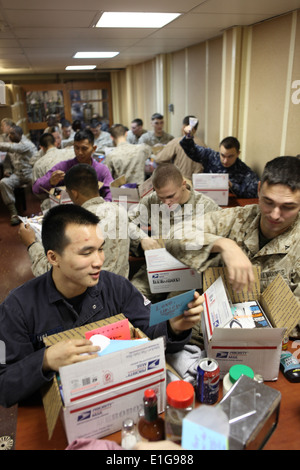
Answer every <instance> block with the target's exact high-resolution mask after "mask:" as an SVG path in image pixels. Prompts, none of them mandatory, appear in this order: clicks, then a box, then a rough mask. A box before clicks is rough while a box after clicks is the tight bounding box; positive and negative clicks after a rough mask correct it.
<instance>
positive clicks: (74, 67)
mask: <svg viewBox="0 0 300 470" xmlns="http://www.w3.org/2000/svg"><path fill="white" fill-rule="evenodd" d="M95 68H96V65H68V66H67V67H66V70H93V69H95Z"/></svg>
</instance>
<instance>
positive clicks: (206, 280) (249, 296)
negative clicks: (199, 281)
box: [203, 266, 260, 303]
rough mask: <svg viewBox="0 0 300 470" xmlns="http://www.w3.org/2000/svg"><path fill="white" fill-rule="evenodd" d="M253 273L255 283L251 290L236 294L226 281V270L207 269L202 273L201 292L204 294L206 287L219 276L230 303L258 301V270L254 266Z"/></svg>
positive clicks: (221, 268) (220, 268)
mask: <svg viewBox="0 0 300 470" xmlns="http://www.w3.org/2000/svg"><path fill="white" fill-rule="evenodd" d="M253 271H254V278H255V281H254V285H253V287H252V289H251V290H249V291H248V289H247V288H245V289H243V290H242V291H241V292H236V291H234V290H233V289H232V286H231V284H230V283H229V281H228V278H227V269H226V268H223V267H219V268H217V267H211V268H208V269H206V271H205V272H204V273H203V292H205V291H206V290H207V289H208V287H210V286H211V285H212V284H213V283H214V282H215V281H216V280H217V279H218V277H219V276H221V277H222V279H223V282H224V285H225V287H226V290H227V292H228V294H229V298H230V300H231V301H232V303H239V302H247V301H249V300H253V299H257V300H258V299H259V298H260V268H259V267H257V266H254V267H253Z"/></svg>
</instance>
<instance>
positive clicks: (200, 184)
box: [193, 173, 229, 206]
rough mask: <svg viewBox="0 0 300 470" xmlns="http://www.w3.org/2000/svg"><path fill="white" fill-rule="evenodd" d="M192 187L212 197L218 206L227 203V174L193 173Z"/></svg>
mask: <svg viewBox="0 0 300 470" xmlns="http://www.w3.org/2000/svg"><path fill="white" fill-rule="evenodd" d="M193 187H194V189H195V191H199V192H200V193H202V194H205V196H208V197H210V198H211V199H213V200H214V201H215V202H216V203H217V204H219V206H227V205H228V194H229V188H228V174H225V173H194V174H193Z"/></svg>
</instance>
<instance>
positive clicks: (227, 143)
mask: <svg viewBox="0 0 300 470" xmlns="http://www.w3.org/2000/svg"><path fill="white" fill-rule="evenodd" d="M221 145H223V147H225V148H226V150H228V149H232V148H235V149H236V151H237V152H239V151H240V148H241V146H240V143H239V141H238V140H237V138H236V137H231V136H230V137H225V139H223V140H222V141H221V142H220V145H219V146H220V147H221Z"/></svg>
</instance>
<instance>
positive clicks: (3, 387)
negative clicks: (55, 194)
mask: <svg viewBox="0 0 300 470" xmlns="http://www.w3.org/2000/svg"><path fill="white" fill-rule="evenodd" d="M98 223H99V219H98V217H97V216H96V215H94V214H93V213H92V212H90V211H88V210H86V209H84V208H83V207H80V206H78V205H76V204H67V205H59V206H56V207H54V208H52V209H50V210H49V211H48V212H47V214H46V215H45V217H44V220H43V227H42V242H43V246H44V249H45V253H46V254H47V257H48V260H49V262H50V264H51V266H52V269H51V270H50V271H48V272H47V273H45V274H43V275H41V276H38V277H36V278H34V279H32V280H30V281H28V282H26V283H25V284H23V285H22V286H20V287H17V288H16V289H14V290H13V291H11V292H10V294H9V295H8V296H7V298H6V299H5V300H4V302H3V303H2V304H1V305H0V324H1V328H0V341H1V344H4V345H5V348H6V351H5V352H6V354H5V364H3V363H2V364H0V391H1V393H0V405H1V406H5V407H8V406H12V405H14V404H16V403H18V402H20V401H22V400H24V399H25V398H27V397H29V396H31V395H32V394H34V393H35V392H36V391H38V390H39V389H40V388H41V387H42V386H43V385H45V384H47V383H49V382H50V381H51V380H52V379H53V377H54V375H55V373H56V372H57V371H58V370H59V368H60V367H62V366H65V365H69V364H74V363H76V362H81V361H87V360H92V359H93V358H95V357H97V352H98V351H99V348H98V347H97V346H93V345H92V343H91V342H90V341H88V340H86V339H82V340H67V341H61V342H59V343H57V344H56V345H53V346H50V347H48V348H45V347H44V345H43V341H42V339H43V337H44V336H46V335H51V334H53V333H58V332H59V331H63V330H67V329H71V328H74V327H77V326H82V325H84V324H88V323H91V322H95V321H98V320H103V319H105V318H107V317H110V316H114V315H117V314H119V313H123V314H124V315H125V316H126V317H127V318H128V319H129V321H130V322H131V323H132V324H133V326H134V327H136V328H140V329H141V330H142V331H143V332H144V333H145V334H146V335H147V336H148V337H149V338H151V339H153V338H156V337H159V336H164V337H165V338H166V348H167V349H166V351H167V352H170V353H172V352H177V351H178V350H180V349H181V348H182V347H183V346H184V345H185V344H186V343H187V342H188V341H189V339H190V336H191V328H192V326H193V325H194V324H195V323H197V322H198V321H199V319H200V315H201V312H202V310H203V308H202V304H203V298H202V297H201V296H200V295H199V294H198V293H195V296H194V300H193V301H192V302H191V303H190V304H189V305H188V310H187V311H185V312H184V313H183V314H182V315H180V316H178V317H176V318H173V319H171V320H169V321H167V322H163V323H160V324H159V325H156V326H153V327H149V315H150V302H149V301H148V300H147V299H145V298H144V297H143V296H142V295H141V293H140V292H139V291H138V290H137V289H135V287H134V286H133V285H132V284H131V282H130V281H129V280H128V279H126V278H124V277H122V276H118V275H117V274H114V273H110V272H108V271H104V270H102V266H103V262H104V252H103V244H104V238H103V236H102V234H101V229H100V228H99V226H98Z"/></svg>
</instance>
